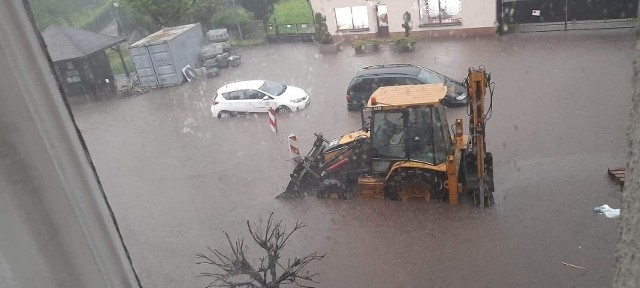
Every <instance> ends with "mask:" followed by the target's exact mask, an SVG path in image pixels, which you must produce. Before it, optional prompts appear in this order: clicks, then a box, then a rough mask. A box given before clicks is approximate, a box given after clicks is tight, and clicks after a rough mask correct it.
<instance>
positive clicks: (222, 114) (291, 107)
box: [211, 80, 309, 118]
mask: <svg viewBox="0 0 640 288" xmlns="http://www.w3.org/2000/svg"><path fill="white" fill-rule="evenodd" d="M308 105H309V95H308V94H307V93H306V92H304V90H302V89H300V88H298V87H293V86H287V85H283V84H280V83H276V82H273V81H265V80H251V81H241V82H235V83H230V84H227V85H224V86H222V87H221V88H220V89H218V91H217V92H216V95H215V96H213V104H212V105H211V114H212V115H213V117H217V118H227V117H229V116H232V115H235V114H244V113H259V112H268V111H269V108H272V109H274V110H275V111H276V112H278V113H287V112H291V111H299V110H301V109H304V108H305V107H307V106H308Z"/></svg>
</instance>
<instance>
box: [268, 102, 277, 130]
mask: <svg viewBox="0 0 640 288" xmlns="http://www.w3.org/2000/svg"><path fill="white" fill-rule="evenodd" d="M269 126H270V127H271V131H273V132H275V133H278V122H276V110H273V108H271V107H269Z"/></svg>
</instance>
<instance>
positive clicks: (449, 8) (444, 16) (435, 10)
mask: <svg viewBox="0 0 640 288" xmlns="http://www.w3.org/2000/svg"><path fill="white" fill-rule="evenodd" d="M418 3H419V6H420V23H421V24H429V23H455V22H460V11H461V9H462V3H461V1H460V0H419V1H418Z"/></svg>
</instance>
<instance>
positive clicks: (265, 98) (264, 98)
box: [262, 96, 271, 101]
mask: <svg viewBox="0 0 640 288" xmlns="http://www.w3.org/2000/svg"><path fill="white" fill-rule="evenodd" d="M269 99H271V97H269V96H264V97H262V100H264V101H267V100H269Z"/></svg>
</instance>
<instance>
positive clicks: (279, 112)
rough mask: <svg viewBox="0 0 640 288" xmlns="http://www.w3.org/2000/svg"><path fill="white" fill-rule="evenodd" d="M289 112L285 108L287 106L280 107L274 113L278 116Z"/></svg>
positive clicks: (289, 110)
mask: <svg viewBox="0 0 640 288" xmlns="http://www.w3.org/2000/svg"><path fill="white" fill-rule="evenodd" d="M289 112H291V109H289V107H287V106H280V107H278V108H276V113H278V114H282V113H289Z"/></svg>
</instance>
